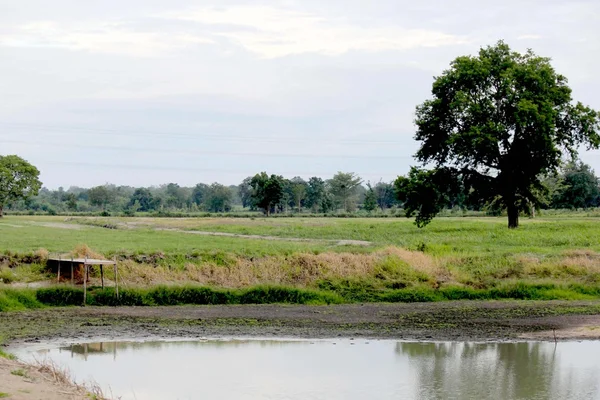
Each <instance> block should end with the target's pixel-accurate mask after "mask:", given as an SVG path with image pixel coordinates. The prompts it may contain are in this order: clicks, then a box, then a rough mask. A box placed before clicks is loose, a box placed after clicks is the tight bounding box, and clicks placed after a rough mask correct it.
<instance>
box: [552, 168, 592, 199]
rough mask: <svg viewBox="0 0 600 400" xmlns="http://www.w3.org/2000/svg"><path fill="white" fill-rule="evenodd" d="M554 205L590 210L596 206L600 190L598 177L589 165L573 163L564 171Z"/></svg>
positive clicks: (554, 197)
mask: <svg viewBox="0 0 600 400" xmlns="http://www.w3.org/2000/svg"><path fill="white" fill-rule="evenodd" d="M559 185H560V186H559V188H558V190H556V193H554V196H553V199H552V203H553V206H554V207H557V208H575V209H577V208H588V207H593V206H595V205H596V202H597V200H598V196H599V195H600V189H599V188H598V177H596V175H595V174H594V170H593V169H592V167H590V166H589V165H587V164H585V163H583V162H581V161H572V162H570V163H568V164H567V165H566V166H565V167H564V169H563V173H562V176H561V178H560V182H559Z"/></svg>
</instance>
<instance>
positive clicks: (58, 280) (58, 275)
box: [56, 256, 60, 283]
mask: <svg viewBox="0 0 600 400" xmlns="http://www.w3.org/2000/svg"><path fill="white" fill-rule="evenodd" d="M56 283H60V256H58V274H57V276H56Z"/></svg>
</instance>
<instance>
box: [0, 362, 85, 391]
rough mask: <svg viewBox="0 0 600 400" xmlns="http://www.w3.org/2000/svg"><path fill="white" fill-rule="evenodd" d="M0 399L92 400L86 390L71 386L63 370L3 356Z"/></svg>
mask: <svg viewBox="0 0 600 400" xmlns="http://www.w3.org/2000/svg"><path fill="white" fill-rule="evenodd" d="M0 397H2V398H6V399H10V400H41V399H43V400H83V399H90V396H88V395H87V393H86V391H85V390H84V389H83V388H80V387H77V386H75V385H73V384H71V383H70V382H69V381H68V377H66V376H64V375H62V373H61V372H60V371H54V370H53V369H52V368H51V367H49V366H45V367H43V366H32V365H25V364H23V363H20V362H18V361H14V360H8V359H5V358H1V357H0Z"/></svg>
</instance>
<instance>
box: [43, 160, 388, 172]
mask: <svg viewBox="0 0 600 400" xmlns="http://www.w3.org/2000/svg"><path fill="white" fill-rule="evenodd" d="M42 163H46V164H55V165H68V166H85V167H98V168H113V169H114V168H118V169H135V170H144V171H186V172H219V173H226V174H247V173H248V172H247V171H241V170H228V169H223V168H196V167H171V166H169V167H162V166H161V167H159V166H156V165H139V164H138V165H131V164H107V163H90V162H78V161H59V160H46V161H42ZM276 173H277V174H285V175H289V176H292V175H294V176H299V175H305V176H306V175H313V176H324V175H330V174H332V173H331V171H329V172H323V171H321V172H315V171H312V172H309V171H305V172H302V173H299V172H298V171H276ZM355 173H356V174H359V175H366V176H385V175H390V173H389V172H385V173H381V172H355ZM392 175H395V174H392Z"/></svg>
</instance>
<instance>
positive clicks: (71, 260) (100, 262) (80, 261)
mask: <svg viewBox="0 0 600 400" xmlns="http://www.w3.org/2000/svg"><path fill="white" fill-rule="evenodd" d="M48 261H55V262H61V263H63V262H64V263H73V264H85V265H115V264H116V262H115V261H112V260H97V259H94V258H55V257H50V258H49V259H48Z"/></svg>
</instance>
